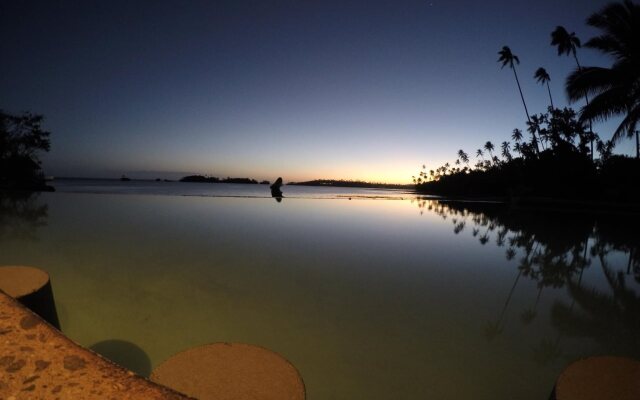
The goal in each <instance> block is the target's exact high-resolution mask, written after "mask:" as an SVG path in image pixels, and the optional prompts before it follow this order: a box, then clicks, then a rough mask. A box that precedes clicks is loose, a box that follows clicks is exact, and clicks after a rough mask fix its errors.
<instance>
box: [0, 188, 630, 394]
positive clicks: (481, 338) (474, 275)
mask: <svg viewBox="0 0 640 400" xmlns="http://www.w3.org/2000/svg"><path fill="white" fill-rule="evenodd" d="M2 204H3V207H2V208H1V209H0V264H24V265H34V266H39V267H41V268H43V269H45V270H47V271H48V272H49V273H50V274H51V277H52V284H53V289H54V294H55V297H56V303H57V307H58V312H59V315H60V319H61V325H62V329H63V331H64V332H65V333H66V334H67V335H68V336H70V337H71V338H72V339H74V340H76V341H78V342H79V343H81V344H82V345H84V346H87V347H93V348H95V349H96V350H97V351H99V352H102V353H104V354H105V355H107V356H110V357H112V358H114V359H116V361H119V362H120V363H122V364H123V365H125V366H127V367H129V368H131V369H133V370H135V371H137V372H139V373H142V374H148V373H149V372H150V370H151V369H152V368H153V367H154V366H156V365H158V364H159V363H160V362H162V361H163V360H164V359H166V358H168V357H170V356H171V355H173V354H175V353H177V352H179V351H181V350H185V349H187V348H190V347H193V346H197V345H200V344H205V343H211V342H219V341H228V342H247V343H253V344H257V345H261V346H264V347H267V348H269V349H271V350H274V351H276V352H278V353H280V354H282V355H283V356H285V357H286V358H287V359H289V360H290V361H291V362H292V363H293V364H294V365H295V366H296V367H297V368H298V369H299V371H300V373H301V375H302V377H303V379H304V381H305V384H306V387H307V398H308V399H311V400H317V399H357V398H362V399H365V398H366V399H392V398H396V399H400V398H402V399H422V398H434V399H435V398H437V399H496V398H519V399H540V398H546V397H547V396H548V395H549V393H550V391H551V388H552V386H553V383H554V380H555V378H556V376H557V375H558V374H559V373H560V371H561V370H562V368H563V367H564V366H566V365H567V363H569V362H570V361H571V360H573V359H576V358H578V357H581V356H585V355H591V354H624V355H629V356H637V355H638V354H639V353H640V352H639V351H638V350H639V348H640V347H639V346H638V340H639V339H637V338H638V337H640V335H638V333H640V332H638V330H640V329H638V322H637V321H638V320H639V319H638V315H636V314H634V312H635V313H637V312H636V311H633V310H637V309H640V308H639V307H638V305H640V302H639V301H638V300H637V297H634V296H635V293H637V289H638V286H639V285H638V281H637V279H638V276H639V275H640V265H639V262H638V256H637V255H638V254H639V253H638V249H637V247H638V244H639V243H640V240H638V238H637V237H634V236H633V233H630V232H632V229H630V228H632V227H635V226H636V225H634V224H635V222H633V221H635V220H629V217H619V216H593V215H583V214H564V213H550V212H542V211H536V212H515V211H511V212H508V211H507V210H504V209H502V208H499V207H488V208H487V207H484V206H480V205H473V204H472V205H466V206H460V205H455V204H450V205H446V204H445V205H443V204H439V203H435V202H420V201H417V200H413V201H410V200H352V201H350V200H346V199H345V200H336V199H332V200H327V199H316V200H313V199H284V200H283V201H282V203H277V202H276V201H274V199H263V198H258V199H252V198H200V197H174V196H143V195H141V196H139V195H106V194H101V195H92V194H68V193H51V194H43V195H41V196H39V197H38V198H31V199H29V200H28V201H26V202H24V201H20V202H11V201H8V200H7V201H4V202H3V203H2ZM430 208H431V209H430ZM465 208H466V209H465ZM456 232H457V233H456ZM585 243H586V244H587V251H586V253H585V252H584V248H585V246H584V245H585ZM630 252H635V253H632V254H631V255H632V257H631V263H629V256H630ZM509 258H511V259H509ZM603 262H604V267H603ZM627 271H629V273H628V274H627ZM618 272H619V273H621V275H620V278H614V279H612V280H607V273H609V274H610V277H611V276H615V274H617V273H618ZM634 274H635V275H634ZM622 281H624V284H625V285H626V286H625V287H622V288H621V286H620V285H621V283H620V282H622ZM614 288H615V290H614ZM625 290H626V291H627V292H629V293H631V294H632V295H625V293H626V292H625ZM627 294H628V293H627ZM590 296H591V297H590ZM602 299H605V300H606V301H601V300H602ZM603 304H604V305H603ZM607 307H608V308H607ZM634 307H635V308H634Z"/></svg>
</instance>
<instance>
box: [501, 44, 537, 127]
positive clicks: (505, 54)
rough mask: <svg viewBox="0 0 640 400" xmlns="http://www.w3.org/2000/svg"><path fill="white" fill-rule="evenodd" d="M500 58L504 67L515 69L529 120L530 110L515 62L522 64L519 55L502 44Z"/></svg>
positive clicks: (514, 74) (514, 72)
mask: <svg viewBox="0 0 640 400" xmlns="http://www.w3.org/2000/svg"><path fill="white" fill-rule="evenodd" d="M498 55H499V56H500V58H498V62H500V63H502V68H504V67H505V66H507V65H508V66H509V68H511V69H512V70H513V76H515V78H516V84H517V85H518V91H519V92H520V98H521V99H522V105H523V106H524V112H525V114H527V120H529V110H528V109H527V103H526V102H525V101H524V96H523V94H522V88H521V87H520V80H519V79H518V73H517V72H516V66H515V64H520V59H519V58H518V56H516V55H515V54H513V53H512V52H511V49H510V48H509V46H502V50H500V51H499V52H498Z"/></svg>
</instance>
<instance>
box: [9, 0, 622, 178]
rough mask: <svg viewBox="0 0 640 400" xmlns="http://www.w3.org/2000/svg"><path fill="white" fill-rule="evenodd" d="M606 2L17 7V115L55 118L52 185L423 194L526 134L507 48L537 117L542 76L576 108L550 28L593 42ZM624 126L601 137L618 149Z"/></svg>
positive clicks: (542, 99)
mask: <svg viewBox="0 0 640 400" xmlns="http://www.w3.org/2000/svg"><path fill="white" fill-rule="evenodd" d="M606 3H607V2H606V1H602V0H589V1H584V2H581V4H580V6H579V7H578V8H576V7H577V6H576V4H569V3H565V2H563V3H557V2H555V1H552V0H545V1H541V2H538V3H536V5H535V6H532V5H531V4H530V3H529V2H523V1H497V0H495V1H487V2H483V3H482V4H480V3H479V2H474V1H469V2H445V1H432V2H424V1H405V2H398V3H389V2H359V1H347V2H318V3H309V4H306V3H305V4H302V3H297V2H290V1H274V2H260V1H258V2H252V1H238V2H235V1H233V2H231V1H230V2H199V1H194V2H188V3H178V2H172V1H160V2H154V6H153V7H148V6H145V4H144V3H140V2H125V1H113V2H108V3H94V2H89V3H80V4H78V3H75V2H65V1H63V2H55V3H51V2H47V1H36V2H28V3H25V2H11V3H9V4H3V5H2V12H0V26H1V28H0V31H1V32H2V35H3V38H5V40H3V41H2V43H0V51H2V54H3V55H4V57H3V60H4V63H3V66H2V74H1V76H2V78H0V92H1V93H3V95H4V96H3V99H4V103H3V104H0V108H2V109H4V110H5V111H8V112H21V111H23V110H28V111H32V112H34V113H37V114H43V115H44V116H45V127H46V128H47V129H48V130H50V131H51V132H52V136H51V141H52V146H51V152H50V153H49V154H46V155H43V157H42V160H43V167H44V170H45V173H46V174H47V175H52V176H63V177H64V176H66V177H99V178H107V177H114V178H115V177H119V176H120V175H121V174H127V175H128V176H131V177H132V178H134V179H135V178H140V179H153V178H156V177H158V178H170V179H175V178H177V177H179V176H180V175H181V174H187V173H192V174H194V173H197V174H207V175H213V176H219V177H226V176H232V177H250V178H255V179H259V180H262V179H267V180H273V179H275V178H276V177H278V176H282V177H283V178H285V181H306V180H313V179H346V180H364V181H373V182H385V183H401V184H409V183H411V177H412V176H414V175H417V174H418V173H419V171H420V168H421V166H422V165H423V164H426V165H427V169H433V168H437V167H439V166H440V165H442V164H444V163H445V162H450V163H453V162H454V161H455V159H456V153H457V151H458V150H459V149H464V150H465V151H467V152H468V153H469V154H475V150H476V149H477V148H479V147H481V146H482V145H483V144H484V143H485V142H486V141H487V140H491V141H493V142H494V144H496V146H497V145H499V144H500V143H501V142H502V141H505V140H510V136H511V132H512V130H513V129H514V128H520V129H522V130H523V131H526V125H525V121H526V117H525V114H524V111H523V109H522V103H521V102H520V99H519V95H518V93H517V88H516V86H515V82H514V80H513V75H512V74H511V72H510V71H508V70H507V69H501V68H500V65H499V64H498V63H497V62H496V61H497V58H498V56H497V51H498V50H499V49H500V48H501V47H502V46H504V45H509V46H510V47H511V48H512V49H513V51H514V53H515V54H517V55H518V56H519V58H520V60H521V64H519V65H518V66H517V68H518V73H519V74H520V79H521V83H522V88H523V92H524V96H525V98H526V100H527V105H528V107H529V109H530V110H531V112H532V113H539V112H543V111H545V110H546V107H547V105H548V95H547V92H546V89H545V88H543V87H542V86H540V85H539V84H538V83H536V82H535V80H534V79H533V72H534V71H535V70H536V69H537V68H538V67H540V66H544V67H545V68H546V69H547V71H549V73H550V75H551V91H552V94H553V96H554V102H557V103H558V104H557V105H559V106H561V107H564V106H567V101H566V96H565V94H564V89H563V87H564V79H565V77H566V76H567V74H569V73H570V72H571V71H572V70H573V69H574V68H575V65H574V63H573V60H572V59H570V58H569V57H566V56H563V57H558V56H557V54H556V50H555V48H553V47H552V46H550V33H551V31H552V30H553V28H554V27H555V26H556V25H560V24H562V25H565V26H567V28H568V29H569V30H570V31H575V32H576V33H577V35H578V36H579V37H580V38H581V39H582V40H583V41H586V40H587V39H588V38H590V37H591V36H593V35H594V31H593V30H591V28H589V27H587V26H586V24H585V22H584V20H585V19H586V17H587V16H588V15H589V14H590V13H592V12H594V11H596V10H598V9H599V8H601V7H602V6H603V5H604V4H606ZM35 55H37V57H38V59H39V60H40V61H39V62H34V61H33V60H34V56H35ZM579 56H580V58H581V62H582V63H583V64H584V65H605V64H606V63H607V62H608V60H607V59H606V58H604V57H603V56H601V55H600V54H598V53H596V52H594V51H592V50H589V49H584V48H583V49H580V54H579ZM573 106H574V108H576V109H579V108H580V107H581V106H582V105H581V104H575V105H573ZM614 126H615V122H613V123H607V124H598V125H595V126H594V127H595V129H596V130H597V131H598V133H599V134H600V136H601V137H603V138H605V139H606V138H609V137H610V136H611V133H612V132H613V129H614ZM633 146H634V143H632V141H629V140H624V141H623V142H621V143H620V144H619V145H618V147H616V150H615V151H616V152H618V153H623V154H630V153H632V152H633V151H634V150H633Z"/></svg>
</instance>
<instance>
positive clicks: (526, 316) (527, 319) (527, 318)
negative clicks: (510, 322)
mask: <svg viewBox="0 0 640 400" xmlns="http://www.w3.org/2000/svg"><path fill="white" fill-rule="evenodd" d="M542 289H544V285H540V284H539V285H538V295H537V296H536V301H535V303H533V306H532V307H530V308H527V309H525V310H524V311H523V312H522V314H520V319H521V320H522V322H523V323H524V324H525V325H529V324H530V323H531V322H533V320H534V319H535V318H536V316H537V315H538V304H539V303H540V296H541V295H542Z"/></svg>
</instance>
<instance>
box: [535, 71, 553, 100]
mask: <svg viewBox="0 0 640 400" xmlns="http://www.w3.org/2000/svg"><path fill="white" fill-rule="evenodd" d="M533 77H534V78H535V79H536V81H537V82H538V83H540V84H543V85H545V84H546V85H547V91H548V92H549V101H550V102H551V108H554V107H553V97H551V88H550V87H549V81H550V80H551V77H550V76H549V74H548V73H547V70H546V69H544V68H542V67H540V68H538V69H537V70H536V73H535V74H534V75H533Z"/></svg>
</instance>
